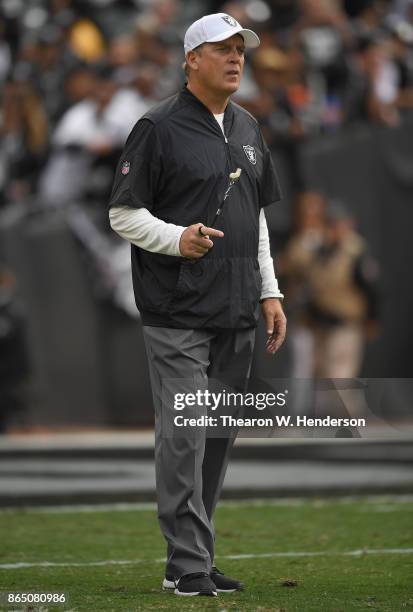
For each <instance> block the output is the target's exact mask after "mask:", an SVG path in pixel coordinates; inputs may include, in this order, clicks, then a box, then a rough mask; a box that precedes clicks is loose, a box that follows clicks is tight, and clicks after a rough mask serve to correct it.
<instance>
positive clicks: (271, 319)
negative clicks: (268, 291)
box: [261, 298, 287, 355]
mask: <svg viewBox="0 0 413 612" xmlns="http://www.w3.org/2000/svg"><path fill="white" fill-rule="evenodd" d="M261 310H262V315H263V317H264V321H265V325H266V328H267V336H268V338H267V343H266V345H265V349H266V351H267V353H270V354H271V355H273V354H274V353H276V352H277V351H278V349H279V348H280V346H281V345H282V343H283V342H284V338H285V332H286V329H287V319H286V316H285V314H284V311H283V309H282V306H281V301H280V300H279V299H278V298H266V299H264V300H263V301H262V302H261Z"/></svg>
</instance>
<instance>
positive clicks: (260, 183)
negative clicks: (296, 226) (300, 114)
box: [110, 13, 286, 595]
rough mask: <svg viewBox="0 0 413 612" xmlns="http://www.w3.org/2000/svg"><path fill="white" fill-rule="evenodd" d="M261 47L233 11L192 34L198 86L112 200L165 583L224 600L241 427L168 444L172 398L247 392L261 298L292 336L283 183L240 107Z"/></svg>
mask: <svg viewBox="0 0 413 612" xmlns="http://www.w3.org/2000/svg"><path fill="white" fill-rule="evenodd" d="M258 44H259V39H258V37H257V35H256V34H255V33H254V32H252V31H251V30H245V29H243V28H242V27H241V26H240V24H239V23H238V22H237V21H235V19H233V18H232V17H230V16H229V15H226V14H225V13H218V14H213V15H207V16H206V17H203V18H202V19H200V20H198V21H196V22H194V23H193V24H192V25H191V26H190V27H189V29H188V30H187V32H186V34H185V53H186V64H185V72H186V74H187V77H188V82H187V84H186V86H185V87H184V88H183V89H182V90H181V91H180V93H179V94H177V95H175V96H172V97H171V98H168V99H167V100H165V101H164V102H162V103H161V104H159V105H158V106H157V107H155V108H154V109H152V110H151V111H150V112H148V113H146V115H144V116H143V117H142V118H141V119H140V120H139V121H138V123H137V124H136V126H135V128H134V130H133V131H132V133H131V135H130V137H129V139H128V141H127V143H126V146H125V149H124V153H123V156H122V158H121V160H120V162H119V166H118V169H117V174H116V179H115V184H114V187H113V192H112V198H111V202H110V205H111V211H110V219H111V224H112V227H113V228H114V229H115V230H116V231H117V232H118V233H119V234H120V235H121V236H123V237H125V238H126V239H128V240H130V241H131V242H132V244H133V245H134V246H133V247H132V271H133V282H134V289H135V297H136V303H137V306H138V308H139V310H140V313H141V316H142V322H143V333H144V338H145V344H146V350H147V354H148V360H149V369H150V377H151V384H152V391H153V397H154V405H155V424H156V427H155V429H156V432H155V460H156V484H157V494H158V516H159V522H160V526H161V529H162V532H163V534H164V536H165V538H166V540H167V543H168V551H167V565H166V577H165V580H164V587H166V588H168V587H169V588H174V590H175V594H177V595H216V594H217V592H218V591H220V592H233V591H235V590H240V589H242V584H241V583H240V582H239V581H237V580H233V579H231V578H227V577H226V576H224V575H223V574H222V573H220V572H219V571H218V570H217V568H216V567H215V566H214V529H213V524H212V516H213V513H214V510H215V507H216V504H217V502H218V499H219V495H220V491H221V487H222V483H223V480H224V476H225V471H226V467H227V464H228V458H229V452H230V450H231V446H232V444H233V441H234V435H233V432H231V433H230V434H228V435H226V436H225V437H220V438H218V437H208V436H206V429H205V427H198V428H194V429H193V430H192V431H189V432H188V431H187V430H185V433H183V432H181V433H180V432H178V433H176V432H174V433H173V435H170V432H169V431H168V427H167V424H168V423H170V422H171V414H173V412H174V406H173V404H172V401H173V395H174V393H175V392H176V390H177V389H179V391H180V392H181V393H182V392H183V393H196V392H197V391H198V390H202V389H206V387H207V385H208V384H209V383H211V381H212V380H214V381H215V382H216V381H220V382H222V384H223V385H230V387H231V388H232V389H236V390H237V391H240V392H242V391H243V390H244V389H245V385H246V381H247V378H248V375H249V370H250V365H251V358H252V350H253V345H254V333H255V329H254V328H255V326H256V323H257V319H258V311H259V301H260V299H261V300H262V304H261V308H262V312H263V315H264V317H265V321H266V325H267V333H268V342H267V350H268V352H269V353H274V352H275V351H276V350H277V349H278V348H279V347H280V346H281V344H282V342H283V339H284V335H285V325H286V322H285V316H284V314H283V311H282V307H281V303H280V298H282V294H281V293H280V292H279V290H278V284H277V281H276V279H275V276H274V268H273V264H272V259H271V256H270V253H269V240H268V230H267V226H266V222H265V216H264V212H263V211H262V208H263V207H264V206H267V205H269V204H271V203H272V202H275V201H277V200H279V198H280V194H279V187H278V182H277V178H276V174H275V170H274V167H273V164H272V160H271V155H270V152H269V150H268V148H267V147H266V145H265V144H264V142H263V140H262V136H261V133H260V130H259V128H258V125H257V122H256V121H255V119H254V118H253V117H252V116H251V115H250V114H249V113H247V112H246V111H245V110H244V109H242V108H241V107H239V106H238V105H236V104H234V103H232V102H231V101H230V100H229V98H230V96H231V94H233V93H234V92H235V91H237V89H238V87H239V84H240V79H241V75H242V70H243V65H244V50H245V47H246V46H249V47H256V46H258ZM237 168H240V169H241V176H240V178H239V180H238V181H237V182H236V183H235V184H233V185H232V187H231V186H230V182H229V180H228V177H229V174H230V173H232V172H234V171H235V170H236V169H237ZM225 194H226V195H227V197H226V199H225V201H224V198H225ZM223 201H224V204H225V205H224V204H222V203H223ZM218 209H219V210H220V213H218V214H217V212H218ZM211 225H212V226H213V227H211ZM261 277H262V278H261ZM203 408H204V407H202V406H200V405H197V406H195V407H194V409H193V414H203V412H202V410H203ZM197 411H198V412H197Z"/></svg>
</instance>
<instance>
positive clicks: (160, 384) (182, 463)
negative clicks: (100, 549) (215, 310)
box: [143, 326, 255, 578]
mask: <svg viewBox="0 0 413 612" xmlns="http://www.w3.org/2000/svg"><path fill="white" fill-rule="evenodd" d="M143 335H144V340H145V346H146V352H147V357H148V362H149V373H150V378H151V385H152V394H153V401H154V407H155V463H156V489H157V499H158V518H159V523H160V527H161V530H162V533H163V535H164V536H165V539H166V541H167V544H168V549H167V564H166V574H168V575H171V576H174V577H175V578H180V577H181V576H183V575H184V574H188V573H191V572H198V571H204V572H208V573H209V572H210V570H211V565H212V564H213V561H214V528H213V523H212V516H213V513H214V510H215V507H216V504H217V502H218V499H219V496H220V493H221V488H222V483H223V480H224V477H225V472H226V469H227V465H228V460H229V454H230V451H231V448H232V445H233V442H234V438H235V435H236V432H234V431H233V432H232V433H231V435H228V436H226V437H209V434H208V436H207V433H206V428H204V427H195V428H191V431H190V432H185V434H182V435H176V434H173V435H165V421H168V422H170V420H171V415H173V414H174V413H175V411H174V406H173V405H172V403H171V395H170V393H168V387H170V385H171V381H177V384H178V387H179V391H181V392H182V391H183V392H187V393H196V391H197V390H198V389H200V390H204V389H206V388H208V382H209V381H211V380H212V379H213V380H214V381H220V382H222V383H223V384H226V385H229V386H231V388H232V389H235V390H236V391H237V392H243V391H245V386H246V382H247V379H248V376H249V373H250V367H251V360H252V352H253V348H254V339H255V329H245V330H220V331H218V332H214V331H211V330H206V329H199V330H188V329H172V328H165V327H149V326H145V327H144V328H143ZM175 414H176V413H175ZM199 414H200V413H199Z"/></svg>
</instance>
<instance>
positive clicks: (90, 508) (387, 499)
mask: <svg viewBox="0 0 413 612" xmlns="http://www.w3.org/2000/svg"><path fill="white" fill-rule="evenodd" d="M360 501H362V502H363V503H366V504H369V505H370V504H380V505H382V504H409V503H412V502H413V495H408V494H406V495H369V496H350V495H349V496H343V497H337V498H336V497H330V498H311V497H310V498H308V497H281V498H270V497H269V498H265V497H264V498H251V499H239V500H229V499H228V500H222V501H220V502H219V506H218V507H219V508H242V507H245V506H256V507H260V506H304V505H305V506H311V507H322V506H326V505H331V504H351V503H354V502H357V503H359V502H360ZM156 509H157V506H156V503H155V502H113V503H107V504H73V505H72V504H70V505H67V504H65V505H63V504H62V505H58V506H10V507H6V508H0V514H9V513H12V512H21V513H27V512H34V513H36V514H37V513H39V514H72V513H76V512H86V513H87V512H131V511H137V512H146V511H156ZM366 511H368V512H372V511H374V508H368V509H367V510H366ZM379 511H382V510H381V509H380V510H379ZM383 511H384V510H383ZM386 511H390V509H389V508H388V507H387V508H386Z"/></svg>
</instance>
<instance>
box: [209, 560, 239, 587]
mask: <svg viewBox="0 0 413 612" xmlns="http://www.w3.org/2000/svg"><path fill="white" fill-rule="evenodd" d="M210 577H211V580H212V582H213V583H214V584H215V586H216V589H217V593H235V591H243V590H244V585H243V584H242V582H239V580H234V578H228V576H224V574H223V573H222V572H220V571H219V569H218V568H217V567H216V566H215V565H213V566H212V570H211V573H210Z"/></svg>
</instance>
